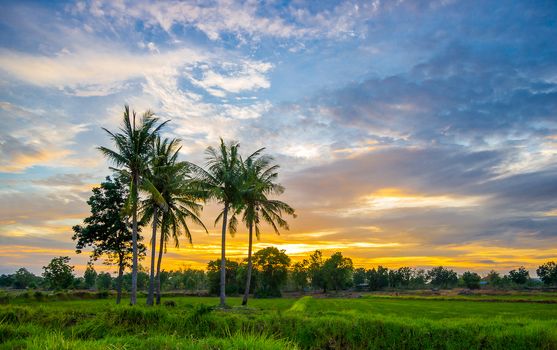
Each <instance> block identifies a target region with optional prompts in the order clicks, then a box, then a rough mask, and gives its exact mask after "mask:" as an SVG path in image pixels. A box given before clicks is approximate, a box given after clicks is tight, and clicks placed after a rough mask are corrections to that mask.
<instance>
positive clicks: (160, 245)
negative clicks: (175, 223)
mask: <svg viewBox="0 0 557 350" xmlns="http://www.w3.org/2000/svg"><path fill="white" fill-rule="evenodd" d="M163 249H164V235H163V233H162V230H161V239H160V242H159V260H158V261H157V292H156V294H157V305H160V303H161V261H162V253H163Z"/></svg>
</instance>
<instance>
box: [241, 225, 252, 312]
mask: <svg viewBox="0 0 557 350" xmlns="http://www.w3.org/2000/svg"><path fill="white" fill-rule="evenodd" d="M252 244H253V223H252V222H250V224H249V244H248V273H247V276H246V290H245V291H244V299H243V300H242V305H247V304H248V297H249V290H250V284H251V270H252V261H251V250H252Z"/></svg>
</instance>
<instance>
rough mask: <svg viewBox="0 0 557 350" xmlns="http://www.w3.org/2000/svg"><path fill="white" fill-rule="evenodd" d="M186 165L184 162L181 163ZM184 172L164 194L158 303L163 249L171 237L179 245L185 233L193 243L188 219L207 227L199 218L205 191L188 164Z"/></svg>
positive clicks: (157, 280)
mask: <svg viewBox="0 0 557 350" xmlns="http://www.w3.org/2000/svg"><path fill="white" fill-rule="evenodd" d="M181 164H182V165H185V164H184V163H181ZM184 170H185V171H184V173H183V174H182V175H178V176H176V179H178V180H177V181H176V182H175V184H176V185H177V186H175V187H172V186H170V187H171V189H170V190H168V191H165V192H164V193H163V196H164V197H165V198H166V201H167V203H168V209H167V210H166V211H165V212H164V213H163V214H162V221H161V236H160V244H159V258H158V261H157V275H156V294H157V304H160V301H161V262H162V257H163V251H166V245H167V243H168V241H170V239H172V240H173V241H174V246H175V247H176V248H178V247H179V243H180V241H179V237H180V236H181V235H182V234H183V235H184V236H185V237H186V239H187V240H188V242H189V243H190V244H191V243H192V237H191V231H190V228H189V226H188V223H187V221H188V220H190V221H192V222H193V223H195V224H197V225H199V226H201V227H202V228H203V229H204V230H205V232H206V233H208V231H207V228H206V227H205V225H204V224H203V222H202V221H201V219H200V218H199V215H200V214H201V211H202V210H203V206H202V205H201V204H199V203H198V202H199V201H200V200H201V199H203V193H202V192H200V191H199V190H198V188H197V187H196V186H194V185H193V181H192V180H191V179H190V178H188V177H189V175H187V172H188V171H187V166H185V167H184Z"/></svg>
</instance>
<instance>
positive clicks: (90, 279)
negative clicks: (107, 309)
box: [83, 263, 97, 289]
mask: <svg viewBox="0 0 557 350" xmlns="http://www.w3.org/2000/svg"><path fill="white" fill-rule="evenodd" d="M96 280H97V271H95V268H94V267H93V264H91V263H89V264H87V268H86V269H85V272H84V273H83V284H84V286H85V288H87V289H91V288H93V287H94V286H95V281H96Z"/></svg>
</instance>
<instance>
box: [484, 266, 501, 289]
mask: <svg viewBox="0 0 557 350" xmlns="http://www.w3.org/2000/svg"><path fill="white" fill-rule="evenodd" d="M485 280H486V282H487V284H488V286H490V287H495V288H497V287H500V286H501V284H502V282H503V279H502V278H501V275H500V274H499V272H497V271H495V270H491V271H489V273H488V274H487V276H485Z"/></svg>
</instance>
